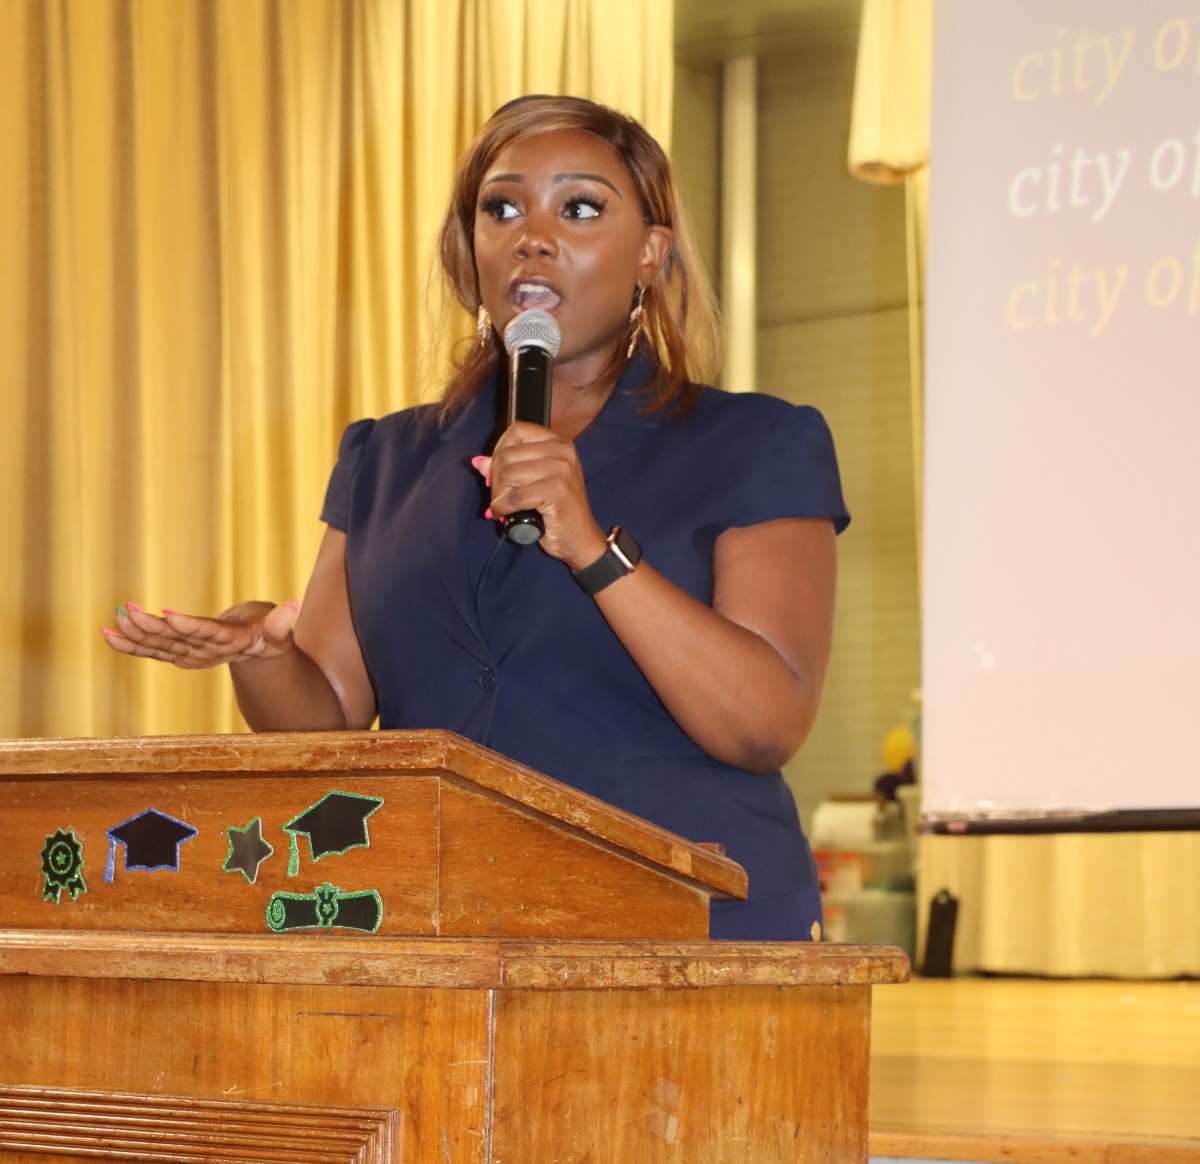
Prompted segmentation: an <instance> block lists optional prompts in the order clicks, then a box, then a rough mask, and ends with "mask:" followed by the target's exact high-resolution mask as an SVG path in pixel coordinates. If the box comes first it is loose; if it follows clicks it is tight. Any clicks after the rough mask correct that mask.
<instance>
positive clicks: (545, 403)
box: [504, 307, 562, 546]
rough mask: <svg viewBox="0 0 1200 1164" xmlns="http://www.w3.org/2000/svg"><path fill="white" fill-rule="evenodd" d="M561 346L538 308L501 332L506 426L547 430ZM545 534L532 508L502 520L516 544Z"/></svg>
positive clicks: (558, 336)
mask: <svg viewBox="0 0 1200 1164" xmlns="http://www.w3.org/2000/svg"><path fill="white" fill-rule="evenodd" d="M561 344H562V332H561V331H559V329H558V324H557V323H556V322H555V320H554V316H552V315H551V314H550V313H549V312H547V311H542V310H541V309H540V308H536V307H535V308H533V309H532V310H530V311H522V312H521V314H520V315H516V316H514V317H513V318H512V320H511V321H510V322H509V325H508V326H507V327H506V328H505V329H504V346H505V348H506V349H507V350H508V423H509V424H512V423H513V421H515V420H527V421H531V422H532V423H533V424H540V425H542V427H543V428H549V427H550V390H551V387H552V385H553V379H554V377H553V371H552V367H553V364H554V357H555V356H556V355H558V349H559V347H560V346H561ZM545 532H546V527H545V525H543V524H542V515H541V514H540V513H538V511H537V510H536V509H522V510H519V511H518V512H516V513H513V514H510V515H509V516H508V517H506V518H505V519H504V536H505V537H506V538H508V540H509V541H510V542H516V543H517V544H518V545H522V546H529V545H532V544H533V543H534V542H536V541H538V540H540V539H541V536H542V534H544V533H545Z"/></svg>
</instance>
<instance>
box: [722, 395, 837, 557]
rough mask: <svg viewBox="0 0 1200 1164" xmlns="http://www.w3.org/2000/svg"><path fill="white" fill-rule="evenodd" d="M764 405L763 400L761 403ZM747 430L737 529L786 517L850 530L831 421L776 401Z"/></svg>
mask: <svg viewBox="0 0 1200 1164" xmlns="http://www.w3.org/2000/svg"><path fill="white" fill-rule="evenodd" d="M760 400H761V398H760ZM771 403H772V406H771V407H770V408H769V409H763V411H762V412H761V413H760V415H759V416H758V417H757V418H756V420H757V423H755V424H753V425H750V426H748V428H747V429H745V430H743V437H744V439H745V440H746V445H745V446H744V447H743V448H742V449H741V450H740V454H741V458H742V464H743V466H744V468H743V471H742V473H740V474H739V477H740V481H739V485H738V488H737V501H736V506H735V509H736V518H735V520H734V521H732V522H731V523H730V524H732V525H738V526H743V525H756V524H758V523H760V522H764V521H774V520H776V519H778V518H784V517H821V518H829V519H830V520H831V521H832V522H833V525H834V529H835V530H837V532H838V533H841V532H842V530H844V529H845V528H846V526H848V525H849V524H850V513H849V511H848V510H847V508H846V502H845V500H844V499H843V497H842V483H841V476H840V474H839V472H838V463H837V453H836V452H835V451H834V447H833V437H832V435H831V434H830V432H829V426H828V425H827V424H826V423H825V418H824V417H823V416H822V415H821V414H820V413H819V412H818V411H817V410H816V409H815V408H810V407H808V406H806V405H800V406H797V405H791V404H783V402H775V401H772V402H771Z"/></svg>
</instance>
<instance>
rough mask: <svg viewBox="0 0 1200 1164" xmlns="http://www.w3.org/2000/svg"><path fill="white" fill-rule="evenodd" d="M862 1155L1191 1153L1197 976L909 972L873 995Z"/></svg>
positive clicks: (1198, 1107) (1198, 1072) (1151, 1156)
mask: <svg viewBox="0 0 1200 1164" xmlns="http://www.w3.org/2000/svg"><path fill="white" fill-rule="evenodd" d="M871 1039H872V1048H871V1050H872V1054H871V1156H872V1157H873V1158H875V1157H889V1158H892V1157H895V1158H908V1159H927V1160H970V1161H978V1160H987V1161H1001V1160H1003V1161H1013V1162H1021V1164H1043V1162H1046V1164H1057V1162H1060V1161H1066V1160H1070V1161H1072V1162H1073V1164H1116V1162H1118V1161H1119V1162H1121V1164H1126V1162H1130V1164H1131V1162H1132V1161H1135V1160H1136V1161H1138V1162H1139V1164H1141V1162H1146V1164H1182V1162H1183V1161H1192V1162H1196V1161H1200V982H1197V981H1189V982H1117V981H1061V980H1044V979H1007V978H1004V979H1002V978H958V979H950V980H936V979H915V980H914V981H912V982H910V983H907V984H906V985H903V986H880V987H876V988H875V990H874V993H873V1019H872V1027H871Z"/></svg>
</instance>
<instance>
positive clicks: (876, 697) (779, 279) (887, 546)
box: [674, 41, 919, 823]
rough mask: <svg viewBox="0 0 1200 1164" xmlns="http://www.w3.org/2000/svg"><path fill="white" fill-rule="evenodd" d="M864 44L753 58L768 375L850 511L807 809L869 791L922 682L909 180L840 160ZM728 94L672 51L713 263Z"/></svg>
mask: <svg viewBox="0 0 1200 1164" xmlns="http://www.w3.org/2000/svg"><path fill="white" fill-rule="evenodd" d="M854 53H855V46H854V44H853V43H852V42H849V41H848V42H847V43H846V44H845V45H844V46H842V47H841V48H837V47H831V46H830V45H828V44H826V45H824V46H823V47H822V48H821V50H820V52H806V51H804V50H803V49H800V50H791V51H789V52H787V53H786V54H783V55H766V56H762V57H760V59H759V64H758V95H759V108H758V118H759V140H758V149H759V173H758V183H759V192H758V210H759V212H758V267H759V270H758V313H759V318H758V373H759V388H760V390H761V391H764V392H771V393H773V394H775V395H778V396H782V397H784V398H786V399H788V400H793V401H796V402H797V403H806V404H813V405H815V406H816V407H818V408H819V409H821V411H822V412H823V413H824V414H825V416H826V418H827V419H828V421H829V423H830V426H831V427H832V429H833V432H834V437H835V439H836V441H837V445H838V453H839V457H840V461H841V467H842V476H843V484H844V487H845V491H846V497H847V501H848V503H849V506H850V510H851V513H852V514H853V523H852V524H851V526H850V529H849V530H848V531H847V532H846V533H845V534H844V535H843V536H842V538H841V539H840V577H839V588H838V604H839V605H838V614H837V629H836V640H835V645H834V657H833V662H832V665H831V668H830V673H829V679H828V682H827V684H826V689H825V698H824V701H823V705H822V710H821V715H820V718H819V720H818V723H817V727H816V728H815V729H814V731H813V734H812V736H811V737H810V738H809V741H808V743H807V744H806V745H805V747H804V749H803V750H802V751H801V753H800V755H799V756H798V757H797V758H796V759H795V760H794V761H793V762H792V763H791V764H790V765H789V767H788V769H787V776H788V779H789V781H790V782H791V784H792V786H793V788H794V789H795V791H796V796H797V799H798V801H799V802H800V806H801V811H802V813H803V815H804V817H805V821H806V823H807V822H808V821H809V820H810V819H811V814H812V810H813V809H814V808H815V807H816V805H817V804H819V803H820V802H821V801H822V800H824V799H825V798H826V797H827V796H828V795H829V794H831V793H865V792H869V791H870V788H871V784H872V782H873V780H874V777H875V776H876V775H878V774H879V772H880V771H881V770H882V767H883V762H882V755H881V751H882V743H883V737H884V735H885V733H886V732H887V731H888V730H889V729H891V728H892V727H895V726H896V725H897V724H899V723H902V722H904V720H905V718H906V716H907V715H908V714H909V710H910V704H909V694H910V691H911V690H912V689H913V688H914V687H916V686H917V684H918V682H919V623H918V608H917V601H918V596H917V560H916V534H915V513H914V500H913V461H912V431H911V408H910V402H909V379H908V332H907V328H908V321H907V305H906V282H905V255H904V195H903V192H902V191H901V190H900V189H898V188H878V187H873V186H866V185H864V184H862V183H860V182H856V181H855V180H854V179H852V178H850V177H849V175H848V174H847V172H846V160H845V159H846V141H847V135H848V132H849V124H850V102H851V93H852V88H853V80H854V63H855V62H854ZM719 101H720V83H719V73H718V71H717V66H706V65H689V64H686V63H680V64H679V66H678V68H677V72H676V113H675V127H674V159H675V163H676V166H677V169H678V174H679V180H680V185H681V187H682V188H683V193H684V197H685V199H686V200H687V202H688V205H689V208H690V209H691V212H692V217H693V220H694V223H695V225H696V227H697V233H698V236H699V239H700V243H701V247H702V248H703V249H704V251H705V255H706V260H707V261H708V262H709V263H710V265H711V270H712V273H713V275H714V277H715V276H716V275H717V274H718V269H717V267H718V260H717V258H716V256H717V254H718V251H719V237H718V226H719V216H718V210H719V194H718V188H717V182H718V160H719V153H718V150H719V140H720V138H719Z"/></svg>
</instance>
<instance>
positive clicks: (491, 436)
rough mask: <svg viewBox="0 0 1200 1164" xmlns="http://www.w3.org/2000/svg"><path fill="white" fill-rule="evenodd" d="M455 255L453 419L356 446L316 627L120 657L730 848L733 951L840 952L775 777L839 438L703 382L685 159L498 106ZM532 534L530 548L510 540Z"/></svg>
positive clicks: (260, 614)
mask: <svg viewBox="0 0 1200 1164" xmlns="http://www.w3.org/2000/svg"><path fill="white" fill-rule="evenodd" d="M440 257H441V262H442V266H443V268H444V271H445V274H446V277H447V278H448V280H449V282H450V284H451V286H452V288H453V291H454V293H455V296H456V297H457V299H458V301H459V302H460V303H461V304H462V305H463V306H464V307H465V308H466V309H467V310H469V311H470V312H471V313H472V315H474V316H475V317H476V319H477V323H478V337H479V338H478V344H477V345H475V346H474V347H473V348H472V349H471V351H470V352H469V354H467V355H466V357H465V358H464V359H463V360H462V362H461V364H460V366H459V369H458V371H457V374H456V375H455V376H454V378H453V379H452V381H451V382H450V383H449V385H448V386H447V388H446V390H445V392H444V394H443V397H442V400H441V402H440V403H439V404H430V405H422V406H419V407H416V408H410V409H407V410H405V411H402V412H398V413H394V414H392V415H390V416H386V417H384V418H382V419H380V420H364V421H359V422H357V423H355V424H352V425H351V426H350V427H349V428H348V429H347V430H346V433H345V435H344V436H343V438H342V442H341V448H340V451H339V455H338V461H337V464H336V467H335V468H334V470H333V474H332V477H331V479H330V482H329V487H328V491H327V493H326V499H325V507H324V510H323V512H322V520H323V521H324V522H325V523H326V525H327V527H328V528H327V530H326V533H325V536H324V539H323V541H322V543H321V548H320V551H319V553H318V555H317V560H316V564H315V566H314V569H313V573H312V577H311V580H310V581H309V584H308V588H307V591H306V594H305V599H304V603H303V606H302V607H301V606H300V605H299V604H298V603H295V602H285V603H283V604H280V605H275V604H274V603H271V602H244V603H241V604H239V605H237V606H234V607H232V608H230V609H229V610H227V611H225V612H224V613H223V614H221V615H219V616H218V617H216V618H201V617H195V616H192V615H186V614H181V613H178V612H175V611H170V610H168V611H164V612H163V614H162V615H161V616H158V615H155V614H152V613H150V612H149V611H145V610H142V609H141V608H140V607H138V606H136V605H134V604H132V603H130V604H128V605H127V606H126V607H121V608H119V610H118V614H117V624H116V629H115V630H105V632H104V634H105V637H106V639H107V641H108V642H109V644H110V645H111V646H112V647H114V648H115V649H116V650H118V651H122V652H124V653H126V654H130V655H139V656H143V657H146V658H154V659H161V660H164V661H166V662H170V663H174V664H175V665H177V666H180V667H186V668H198V667H209V666H213V665H216V664H221V663H225V664H228V665H229V668H230V672H231V674H232V676H233V682H234V686H235V689H236V692H237V699H238V704H239V706H240V707H241V710H242V713H243V714H244V716H245V718H246V721H247V723H248V724H249V725H250V726H251V727H252V728H253V729H254V730H256V731H281V730H321V729H345V728H367V727H369V726H370V725H371V724H372V723H373V722H374V721H375V718H376V716H378V718H379V724H380V727H382V728H445V729H448V730H450V731H454V732H457V733H459V734H461V735H463V736H466V737H468V738H470V739H472V740H475V741H477V742H479V743H480V744H483V745H486V746H487V747H490V748H493V749H495V750H496V751H498V752H500V753H502V754H504V755H506V756H509V757H512V758H513V759H515V760H518V761H519V762H521V763H523V764H526V765H528V766H530V767H532V768H534V769H537V770H538V771H540V772H543V773H545V774H547V775H549V776H552V777H555V778H557V779H559V780H563V781H565V782H567V783H570V784H572V785H574V786H576V787H578V788H580V789H582V790H583V791H585V792H589V793H591V794H593V795H595V796H598V797H601V798H602V799H604V800H606V801H609V802H610V803H612V804H615V805H617V806H618V807H620V808H623V809H626V810H627V811H630V812H633V813H636V814H637V815H639V816H642V817H645V818H646V819H648V820H651V821H653V822H655V823H656V824H659V825H662V826H663V827H665V828H668V829H671V830H673V831H675V832H678V833H681V834H682V835H684V836H686V837H689V838H691V839H693V840H697V841H717V842H720V843H721V844H723V845H724V846H725V848H726V850H727V852H728V854H729V856H730V857H732V858H733V859H734V860H736V861H738V862H739V863H740V864H742V865H743V866H745V868H746V870H747V872H748V874H749V877H750V898H749V900H748V901H747V902H744V903H736V904H735V903H725V902H719V903H716V904H715V905H714V906H713V914H712V924H711V933H712V936H713V937H714V938H734V937H736V938H757V939H795V938H807V937H810V936H814V935H816V934H819V932H820V930H819V925H820V918H821V905H820V897H819V893H818V886H817V878H816V870H815V867H814V864H813V860H812V855H811V853H810V851H809V848H808V844H807V842H806V841H805V839H804V836H803V834H802V832H801V830H800V824H799V818H798V816H797V812H796V806H795V802H794V800H793V798H792V795H791V792H790V790H789V789H788V787H787V785H786V783H785V782H784V780H783V777H782V775H781V774H780V767H781V765H782V764H783V763H784V762H785V761H787V760H788V759H789V758H790V757H791V756H792V755H793V754H794V753H795V752H796V750H797V749H798V748H799V747H800V745H801V744H802V743H803V741H804V739H805V737H806V735H807V734H808V731H809V729H810V727H811V725H812V722H813V719H814V716H815V715H816V711H817V704H818V701H819V697H820V692H821V685H822V682H823V679H824V675H825V670H826V665H827V661H828V657H829V650H830V639H831V630H832V620H833V603H834V586H835V572H836V570H835V532H837V531H840V530H841V529H842V528H844V526H845V525H846V523H847V522H848V520H849V518H848V516H847V514H846V510H845V506H844V504H843V501H842V496H841V488H840V484H839V480H838V471H837V463H836V459H835V455H834V451H833V444H832V441H831V439H830V436H829V432H828V429H827V428H826V426H825V423H824V421H823V420H822V418H821V417H820V415H819V414H818V413H817V412H815V411H814V410H813V409H810V408H802V407H796V406H794V405H791V404H788V403H786V402H784V401H782V400H779V399H775V398H772V397H768V396H758V395H750V394H744V395H736V394H729V393H725V392H721V391H719V390H717V389H715V388H710V387H706V386H704V383H703V382H704V381H705V380H706V379H707V378H709V377H711V376H712V374H713V371H714V368H713V362H714V358H715V350H716V325H715V313H714V310H713V308H712V295H711V292H710V291H709V289H708V287H707V284H706V282H705V280H704V277H703V274H702V272H701V270H700V267H699V265H698V263H697V261H696V257H695V254H694V251H693V249H692V246H691V243H690V240H689V239H688V236H687V232H686V228H685V225H684V222H683V219H682V216H681V210H680V206H679V202H678V198H677V195H676V192H675V187H674V182H673V179H672V176H671V171H670V166H669V163H668V162H667V159H666V156H665V155H664V153H663V151H662V149H661V148H660V147H659V145H658V144H657V142H655V141H654V139H653V138H652V137H650V136H649V134H647V133H646V131H645V130H643V129H642V128H641V126H639V125H638V124H637V123H636V122H635V121H633V120H632V119H630V118H628V117H626V116H624V115H622V114H619V113H616V112H614V111H612V110H610V109H607V108H605V107H603V106H600V105H596V104H594V103H592V102H590V101H585V100H582V99H578V98H570V97H523V98H520V99H518V100H516V101H513V102H510V103H509V104H508V105H505V106H504V107H503V108H501V109H500V110H499V111H498V112H497V113H496V114H495V115H494V116H493V117H492V118H491V120H490V121H489V122H488V123H487V125H485V126H484V128H483V130H482V132H481V133H480V135H479V137H478V138H477V139H476V141H475V142H474V143H473V144H472V146H471V147H470V148H469V149H468V151H467V153H466V155H465V157H464V159H463V161H462V163H461V165H460V167H459V171H458V174H457V176H456V179H455V184H454V191H453V196H452V199H451V204H450V207H449V209H448V211H447V214H446V217H445V221H444V223H443V225H442V229H441V235H440ZM533 309H537V310H538V311H540V312H545V313H547V314H548V315H549V316H550V317H551V320H552V321H553V323H552V324H551V330H556V331H557V333H558V336H557V337H556V339H557V338H558V337H561V345H560V346H559V347H558V350H557V353H556V354H555V355H554V356H553V365H552V376H553V392H552V396H551V406H550V415H549V424H547V425H542V424H539V423H535V422H531V421H528V420H517V421H515V422H513V423H511V424H508V423H506V409H505V407H504V400H505V390H504V385H506V384H507V361H508V356H507V353H506V350H505V347H504V343H503V337H504V334H505V331H506V329H507V328H508V326H509V324H510V323H511V322H512V320H513V319H514V318H515V317H517V316H518V315H521V314H522V313H524V312H527V311H531V310H533ZM555 325H556V327H555ZM519 512H520V513H530V512H533V513H536V515H537V516H538V519H539V520H540V525H541V528H542V530H543V531H544V532H542V533H541V536H540V539H539V540H538V541H537V543H536V544H521V542H520V541H516V540H512V539H510V538H508V537H505V536H504V531H505V527H506V524H507V522H508V519H509V518H510V517H511V515H513V514H516V513H519Z"/></svg>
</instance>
